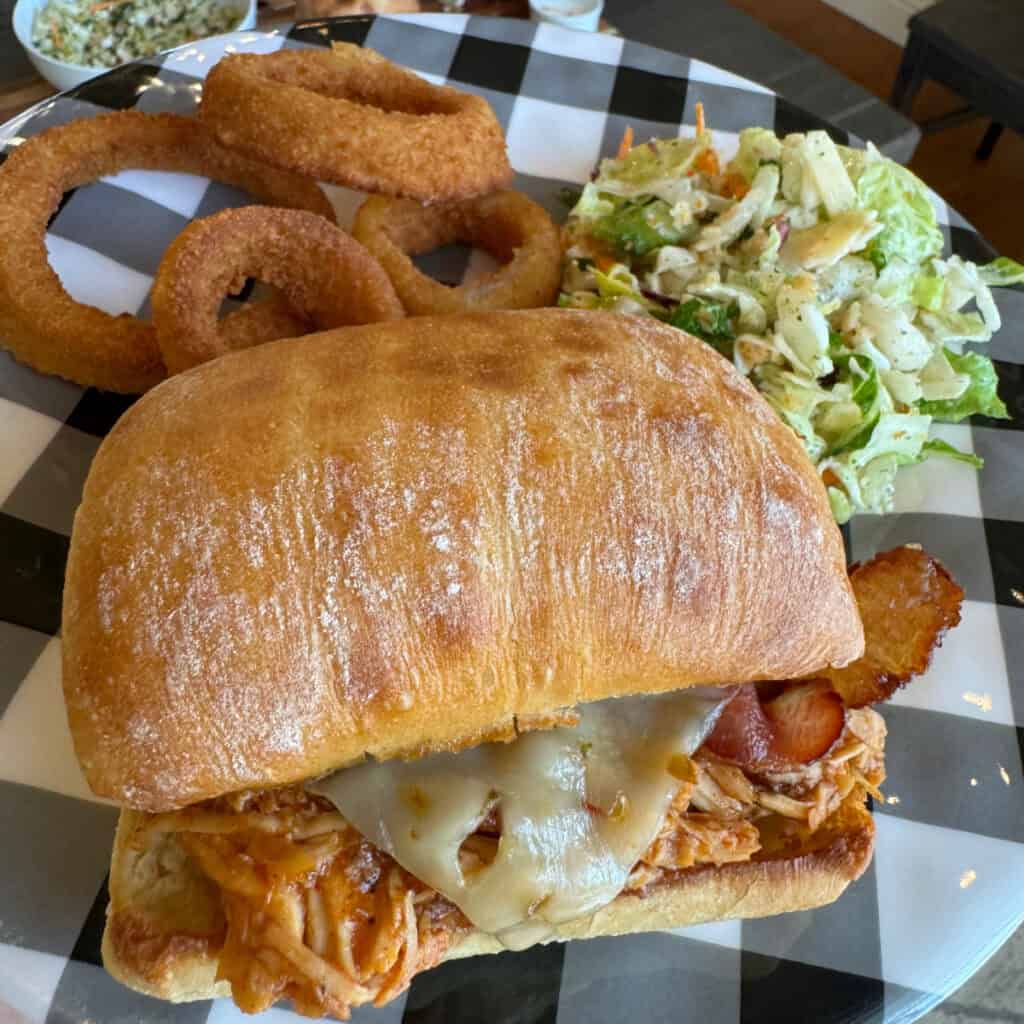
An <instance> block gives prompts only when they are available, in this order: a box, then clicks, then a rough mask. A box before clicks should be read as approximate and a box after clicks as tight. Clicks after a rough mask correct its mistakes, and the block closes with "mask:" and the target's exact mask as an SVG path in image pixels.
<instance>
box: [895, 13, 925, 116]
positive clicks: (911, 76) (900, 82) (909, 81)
mask: <svg viewBox="0 0 1024 1024" xmlns="http://www.w3.org/2000/svg"><path fill="white" fill-rule="evenodd" d="M924 49H925V48H924V47H923V46H921V44H920V42H919V41H918V40H916V39H915V38H914V35H913V33H911V36H910V38H909V39H908V40H907V45H906V48H905V49H904V50H903V59H902V60H901V61H900V66H899V70H898V71H897V72H896V81H895V82H893V84H892V93H891V94H890V96H889V106H891V107H894V108H895V109H896V110H898V111H899V112H900V113H901V114H905V115H906V116H907V117H909V116H910V111H911V109H912V107H913V106H914V97H916V96H917V93H918V90H919V89H920V88H921V85H922V83H923V82H924V66H923V61H922V60H921V58H922V56H923V50H924Z"/></svg>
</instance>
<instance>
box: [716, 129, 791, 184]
mask: <svg viewBox="0 0 1024 1024" xmlns="http://www.w3.org/2000/svg"><path fill="white" fill-rule="evenodd" d="M781 157H782V143H781V142H779V140H778V137H777V136H776V134H775V132H773V131H769V130H768V129H767V128H744V129H743V131H741V132H740V141H739V149H738V150H737V151H736V155H735V156H734V157H733V158H732V160H731V161H730V162H729V165H728V167H727V170H729V171H732V172H734V173H735V174H739V175H742V176H743V177H744V178H746V179H747V181H753V180H754V175H755V174H757V171H758V168H759V167H760V166H761V165H762V164H767V163H778V162H779V160H780V159H781Z"/></svg>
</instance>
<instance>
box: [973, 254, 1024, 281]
mask: <svg viewBox="0 0 1024 1024" xmlns="http://www.w3.org/2000/svg"><path fill="white" fill-rule="evenodd" d="M978 273H979V274H980V275H981V279H982V281H984V282H985V284H987V285H988V286H989V287H990V288H993V287H1005V286H1007V285H1011V284H1024V264H1022V263H1018V262H1017V261H1016V260H1011V259H1010V257H1009V256H999V257H998V258H997V259H994V260H993V261H992V262H991V263H986V264H985V266H983V267H979V268H978Z"/></svg>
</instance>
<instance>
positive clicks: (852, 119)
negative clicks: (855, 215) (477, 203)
mask: <svg viewBox="0 0 1024 1024" xmlns="http://www.w3.org/2000/svg"><path fill="white" fill-rule="evenodd" d="M470 2H471V3H473V2H474V0H470ZM491 2H492V3H497V4H498V5H499V6H500V5H501V3H502V0H491ZM282 4H283V6H282ZM428 4H429V5H430V6H431V8H432V9H436V6H437V5H436V4H433V3H431V2H430V0H420V6H426V5H428ZM374 6H375V7H380V6H381V3H380V2H379V0H378V2H375V3H374ZM13 7H14V0H0V123H3V122H4V121H7V120H9V119H10V118H12V117H14V116H15V115H16V114H19V113H21V111H22V110H24V109H25V108H26V107H29V106H31V105H32V104H33V103H37V102H38V101H39V100H42V99H45V98H46V97H47V96H50V95H52V94H53V91H54V90H53V88H52V87H51V86H50V85H49V84H48V83H47V82H45V81H44V80H43V79H42V78H40V77H39V76H38V75H37V74H36V72H35V70H34V69H33V67H32V65H31V64H29V62H28V60H27V59H26V57H25V54H24V52H23V51H22V49H21V47H20V45H19V44H18V41H17V39H15V38H14V33H13V31H12V30H11V27H10V26H11V11H12V10H13ZM342 8H345V9H354V4H353V3H352V0H298V3H296V4H295V5H292V4H291V3H288V2H287V0H275V2H274V3H272V4H268V5H267V6H264V5H263V4H261V5H260V18H259V24H260V25H261V26H265V25H268V24H273V23H275V22H280V21H291V20H295V19H296V15H298V16H299V17H302V16H303V15H304V12H305V13H306V14H308V15H311V16H312V15H315V16H318V17H322V16H325V15H327V14H331V13H338V12H339V11H340V10H341V9H342ZM605 15H606V17H607V19H608V21H609V22H610V23H611V24H612V25H614V26H615V27H616V28H617V29H619V30H620V31H621V32H622V34H623V35H624V36H627V37H628V38H631V39H635V40H636V41H637V42H641V43H648V44H650V45H652V46H659V47H662V48H663V49H668V50H674V51H675V52H677V53H686V54H688V55H689V56H691V57H697V58H699V59H700V60H704V61H707V62H708V63H710V64H717V65H718V66H719V67H722V68H725V69H726V70H727V71H732V72H734V73H736V74H739V75H742V76H744V77H746V78H752V79H754V81H757V82H760V83H762V84H763V85H767V86H769V87H771V88H772V89H773V90H774V91H775V92H777V93H780V94H781V95H783V96H785V97H786V98H787V99H789V100H791V101H792V102H794V103H796V104H798V105H799V106H801V107H804V108H805V109H807V110H810V111H811V113H814V114H817V115H818V116H819V117H821V118H824V119H825V120H827V121H829V122H830V123H832V124H835V125H838V126H839V127H840V128H844V129H846V130H847V131H849V132H852V133H853V134H854V135H855V136H857V137H858V138H860V139H871V140H872V141H873V142H874V143H875V144H876V145H877V146H878V147H879V149H881V150H882V151H883V152H884V153H885V154H886V155H888V156H891V157H892V158H893V159H894V160H899V161H901V162H904V163H905V162H906V161H908V160H909V159H910V157H911V156H912V155H913V152H914V148H915V147H916V146H917V143H918V140H919V139H920V131H919V130H918V128H917V127H916V126H915V125H914V124H913V122H911V121H910V120H908V119H907V118H905V117H904V116H903V115H902V114H898V113H897V112H896V111H894V110H892V109H890V108H889V107H887V106H886V105H885V104H884V103H882V102H880V101H879V100H878V99H877V98H876V97H874V96H872V95H871V93H869V92H867V90H865V89H863V88H861V87H860V86H859V85H857V84H856V83H854V82H851V81H849V79H847V78H845V77H844V76H843V75H841V74H839V73H838V72H837V71H835V70H834V69H833V68H831V67H829V66H828V65H827V64H825V63H824V62H823V61H820V60H818V59H817V58H816V57H812V56H811V55H810V54H808V53H805V52H804V51H803V50H801V49H800V48H799V47H797V46H794V45H793V44H792V43H789V42H787V41H786V40H785V39H783V38H782V37H781V36H779V35H776V34H775V33H774V32H771V31H770V30H768V29H766V28H765V27H764V26H762V25H760V24H758V22H756V21H755V20H754V19H753V18H751V17H750V16H749V15H746V14H744V13H743V12H742V11H738V10H736V9H735V8H733V7H730V6H729V4H727V3H725V2H723V0H606V3H605Z"/></svg>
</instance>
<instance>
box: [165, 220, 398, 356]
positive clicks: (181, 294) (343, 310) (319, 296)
mask: <svg viewBox="0 0 1024 1024" xmlns="http://www.w3.org/2000/svg"><path fill="white" fill-rule="evenodd" d="M247 277H255V278H257V279H259V280H261V281H266V282H268V283H269V284H272V285H274V286H275V287H276V288H278V289H280V291H281V292H282V293H283V294H284V296H285V297H286V298H287V300H288V302H289V304H290V306H291V308H292V310H294V311H297V313H298V314H299V315H300V316H301V317H303V318H305V319H306V320H308V321H309V322H310V323H311V324H312V325H313V327H314V328H316V329H320V330H326V329H328V328H331V327H343V326H346V325H348V324H368V323H376V322H377V321H379V320H398V319H400V318H401V317H402V316H404V312H403V310H402V304H401V302H399V301H398V296H397V295H396V294H395V291H394V289H393V288H392V287H391V282H390V281H389V280H388V277H387V274H385V273H384V270H383V269H382V268H381V266H380V264H378V263H377V261H376V260H375V259H374V258H373V257H372V256H371V255H370V254H369V253H368V252H367V251H366V249H364V248H363V246H361V245H360V244H359V243H358V242H356V241H355V240H354V239H352V238H350V237H349V236H348V235H347V234H345V232H344V231H342V230H341V228H339V227H336V226H335V225H334V224H332V223H331V222H330V221H328V220H326V219H325V218H323V217H319V216H317V215H316V214H314V213H307V212H306V211H304V210H281V209H275V208H273V207H270V206H243V207H241V208H240V209H235V210H223V211H221V212H220V213H216V214H214V215H213V216H212V217H206V218H204V219H203V220H196V221H193V222H192V223H191V224H190V225H189V226H188V227H187V228H185V230H184V231H183V232H182V233H181V234H180V235H179V236H178V237H177V238H176V239H175V240H174V242H173V243H172V244H171V246H170V248H169V249H168V250H167V253H166V254H165V256H164V258H163V260H162V261H161V263H160V269H159V270H158V271H157V275H156V282H155V283H154V285H153V324H154V326H155V327H156V337H157V343H158V344H159V346H160V351H161V352H162V354H163V357H164V362H165V363H166V364H167V369H168V371H169V372H170V373H180V372H181V371H183V370H187V369H189V368H190V367H192V366H196V365H198V364H199V363H204V362H206V361H207V360H208V359H214V358H216V357H217V356H219V355H223V354H224V353H225V352H229V351H231V350H232V349H237V348H244V347H246V345H245V343H244V340H242V341H240V339H239V337H238V336H237V334H226V333H225V332H224V331H223V330H222V329H221V328H220V325H219V324H218V322H217V312H218V310H219V309H220V304H221V301H222V300H223V298H224V296H225V295H227V294H228V293H229V292H231V291H232V290H236V289H237V288H238V286H239V285H240V284H241V283H242V282H243V281H244V280H245V279H246V278H247ZM288 315H289V316H294V315H295V314H294V313H292V312H291V311H289V312H288ZM298 333H306V332H305V331H299V332H298ZM285 336H287V335H285Z"/></svg>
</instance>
